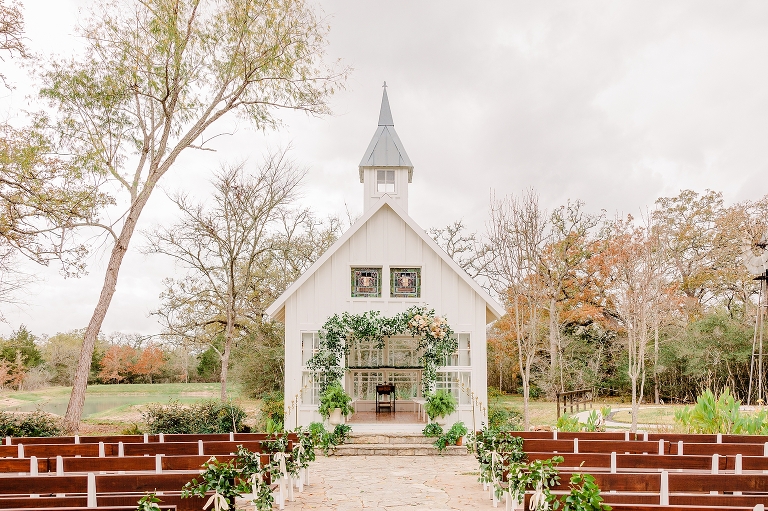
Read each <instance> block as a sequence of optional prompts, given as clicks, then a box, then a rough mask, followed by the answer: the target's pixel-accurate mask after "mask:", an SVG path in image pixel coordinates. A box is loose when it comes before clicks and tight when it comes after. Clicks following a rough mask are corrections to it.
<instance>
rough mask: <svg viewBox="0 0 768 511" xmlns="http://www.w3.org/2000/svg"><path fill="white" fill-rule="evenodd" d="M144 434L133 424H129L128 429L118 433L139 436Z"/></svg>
mask: <svg viewBox="0 0 768 511" xmlns="http://www.w3.org/2000/svg"><path fill="white" fill-rule="evenodd" d="M142 433H144V432H143V431H142V430H141V429H140V428H139V425H138V424H136V423H135V422H134V423H133V424H131V426H130V427H129V428H125V429H124V430H122V431H121V432H120V434H121V435H141V434H142Z"/></svg>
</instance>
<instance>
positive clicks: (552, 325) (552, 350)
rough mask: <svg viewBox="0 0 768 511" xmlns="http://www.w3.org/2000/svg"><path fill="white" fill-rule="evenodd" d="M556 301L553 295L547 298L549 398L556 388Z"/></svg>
mask: <svg viewBox="0 0 768 511" xmlns="http://www.w3.org/2000/svg"><path fill="white" fill-rule="evenodd" d="M557 333H558V332H557V302H556V301H555V299H554V297H552V298H550V299H549V393H550V394H551V395H550V398H551V397H552V395H554V394H555V393H556V392H555V389H556V388H557V383H556V380H557V362H558V360H557V358H558V357H557V355H558V349H557V348H558V342H557Z"/></svg>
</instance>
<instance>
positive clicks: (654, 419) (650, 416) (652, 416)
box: [613, 405, 682, 426]
mask: <svg viewBox="0 0 768 511" xmlns="http://www.w3.org/2000/svg"><path fill="white" fill-rule="evenodd" d="M679 408H682V406H673V405H664V406H659V407H658V408H657V407H656V406H653V405H647V406H645V405H643V406H641V407H640V410H639V411H638V414H637V422H639V423H640V424H664V425H669V426H674V425H675V410H677V409H679ZM613 420H614V421H616V422H623V423H626V424H631V423H632V414H631V413H630V411H629V410H625V411H620V412H617V413H615V414H614V415H613Z"/></svg>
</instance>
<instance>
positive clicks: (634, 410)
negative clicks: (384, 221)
mask: <svg viewBox="0 0 768 511" xmlns="http://www.w3.org/2000/svg"><path fill="white" fill-rule="evenodd" d="M638 410H639V406H638V402H637V375H635V376H633V377H632V425H631V426H630V427H629V431H630V432H632V433H636V432H637V414H638Z"/></svg>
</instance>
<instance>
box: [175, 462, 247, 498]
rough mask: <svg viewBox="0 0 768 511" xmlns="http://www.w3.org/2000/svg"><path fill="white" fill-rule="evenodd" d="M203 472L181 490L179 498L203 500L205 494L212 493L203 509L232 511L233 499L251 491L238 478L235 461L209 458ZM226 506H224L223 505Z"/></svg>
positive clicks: (240, 478) (243, 481)
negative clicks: (226, 510)
mask: <svg viewBox="0 0 768 511" xmlns="http://www.w3.org/2000/svg"><path fill="white" fill-rule="evenodd" d="M203 467H204V468H205V470H204V471H203V472H202V473H201V474H200V476H199V479H200V481H199V482H198V480H197V479H192V480H191V481H190V482H188V483H187V484H185V485H184V486H183V487H182V488H181V498H183V499H184V498H189V497H200V498H205V496H206V493H208V492H213V495H212V496H211V497H210V499H208V502H207V503H206V504H205V506H204V507H206V508H207V507H209V506H210V505H211V504H213V505H214V507H215V509H219V508H222V507H223V508H225V509H227V508H228V509H234V507H235V498H236V497H240V496H241V495H242V494H243V493H248V492H249V491H250V489H251V487H250V484H249V482H248V481H247V480H246V479H245V478H242V477H240V475H241V472H240V470H239V469H238V468H237V467H236V466H235V460H230V461H227V462H221V461H218V460H217V459H216V458H213V457H212V458H211V459H209V460H208V461H207V462H205V463H204V464H203ZM224 503H226V504H227V505H226V506H224V505H223V504H224Z"/></svg>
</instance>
